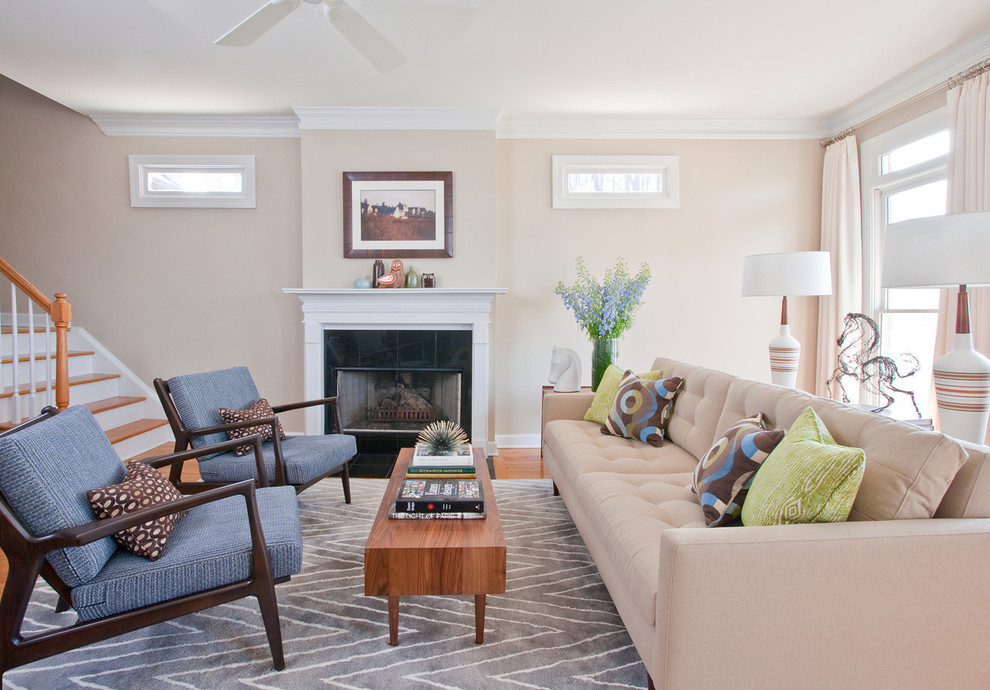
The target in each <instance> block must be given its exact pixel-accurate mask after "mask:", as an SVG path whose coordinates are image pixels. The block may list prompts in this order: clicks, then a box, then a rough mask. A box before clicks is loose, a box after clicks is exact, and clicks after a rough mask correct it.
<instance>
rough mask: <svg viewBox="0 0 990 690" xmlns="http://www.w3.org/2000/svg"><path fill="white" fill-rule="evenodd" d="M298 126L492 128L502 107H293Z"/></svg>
mask: <svg viewBox="0 0 990 690" xmlns="http://www.w3.org/2000/svg"><path fill="white" fill-rule="evenodd" d="M292 110H293V112H295V114H296V116H297V117H298V118H299V129H396V130H398V129H429V130H494V129H495V123H496V121H497V120H498V116H499V113H500V112H501V108H430V107H426V108H395V107H377V108H376V107H348V106H343V107H318V106H317V107H311V106H298V107H293V108H292Z"/></svg>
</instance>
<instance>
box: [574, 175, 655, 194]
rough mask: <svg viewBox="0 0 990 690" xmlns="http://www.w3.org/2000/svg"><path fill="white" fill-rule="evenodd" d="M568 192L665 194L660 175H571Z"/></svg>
mask: <svg viewBox="0 0 990 690" xmlns="http://www.w3.org/2000/svg"><path fill="white" fill-rule="evenodd" d="M567 191H568V192H581V193H589V192H590V193H601V194H637V193H643V192H651V193H656V192H663V175H661V174H659V173H571V174H570V175H568V176H567Z"/></svg>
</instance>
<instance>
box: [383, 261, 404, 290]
mask: <svg viewBox="0 0 990 690" xmlns="http://www.w3.org/2000/svg"><path fill="white" fill-rule="evenodd" d="M405 280H406V272H405V270H403V268H402V261H400V260H399V259H396V260H395V261H393V262H392V271H391V272H390V273H386V274H385V275H383V276H382V277H381V278H379V279H378V286H377V287H380V288H400V287H402V286H403V285H405Z"/></svg>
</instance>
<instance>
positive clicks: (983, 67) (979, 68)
mask: <svg viewBox="0 0 990 690" xmlns="http://www.w3.org/2000/svg"><path fill="white" fill-rule="evenodd" d="M988 70H990V58H987V59H986V60H984V61H982V62H979V63H977V64H975V65H973V66H972V67H970V68H969V69H966V70H963V71H962V72H959V73H958V74H956V75H955V76H953V77H950V78H949V79H947V80H946V81H944V82H942V83H941V84H937V85H935V86H933V87H931V88H929V89H925V90H924V91H922V92H921V93H919V94H916V95H914V96H912V97H911V98H909V99H907V100H906V101H903V102H901V103H898V104H897V105H895V106H892V107H890V108H887V109H886V110H884V111H882V112H879V113H877V114H876V115H873V116H871V117H868V118H866V119H865V120H863V121H862V122H859V123H857V124H855V125H853V126H852V127H847V128H846V129H844V130H842V131H841V132H838V133H837V134H833V135H832V136H830V137H828V138H827V139H822V140H821V141H819V142H818V143H819V144H821V146H822V148H827V147H829V146H831V145H832V144H834V143H835V142H837V141H842V140H843V139H845V138H846V137H848V136H849V135H850V134H852V133H854V132H856V131H858V130H860V129H862V128H863V127H865V126H866V125H869V124H872V123H873V122H876V121H877V120H879V119H881V118H884V117H887V116H888V115H891V114H893V113H896V112H897V111H899V110H903V109H904V108H907V107H910V106H912V105H914V104H915V103H917V102H919V101H921V100H924V99H925V98H928V97H929V96H932V95H934V94H936V93H939V92H940V91H949V90H950V89H954V88H955V87H957V86H959V85H960V84H962V83H963V82H964V81H966V80H967V79H972V78H973V77H975V76H978V75H980V74H983V73H984V72H986V71H988Z"/></svg>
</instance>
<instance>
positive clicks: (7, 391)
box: [0, 374, 120, 398]
mask: <svg viewBox="0 0 990 690" xmlns="http://www.w3.org/2000/svg"><path fill="white" fill-rule="evenodd" d="M119 378H120V374H79V375H78V376H70V377H69V385H70V386H79V385H82V384H84V383H95V382H97V381H109V380H110V379H119ZM50 387H51V388H52V389H54V388H55V382H54V381H52V385H51V386H50ZM37 390H38V391H43V390H45V388H44V386H38V388H37ZM28 393H31V391H29V390H27V389H26V388H22V389H21V395H27V394H28ZM13 395H14V388H13V386H8V387H7V388H4V389H3V390H2V391H0V398H10V397H12V396H13Z"/></svg>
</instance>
